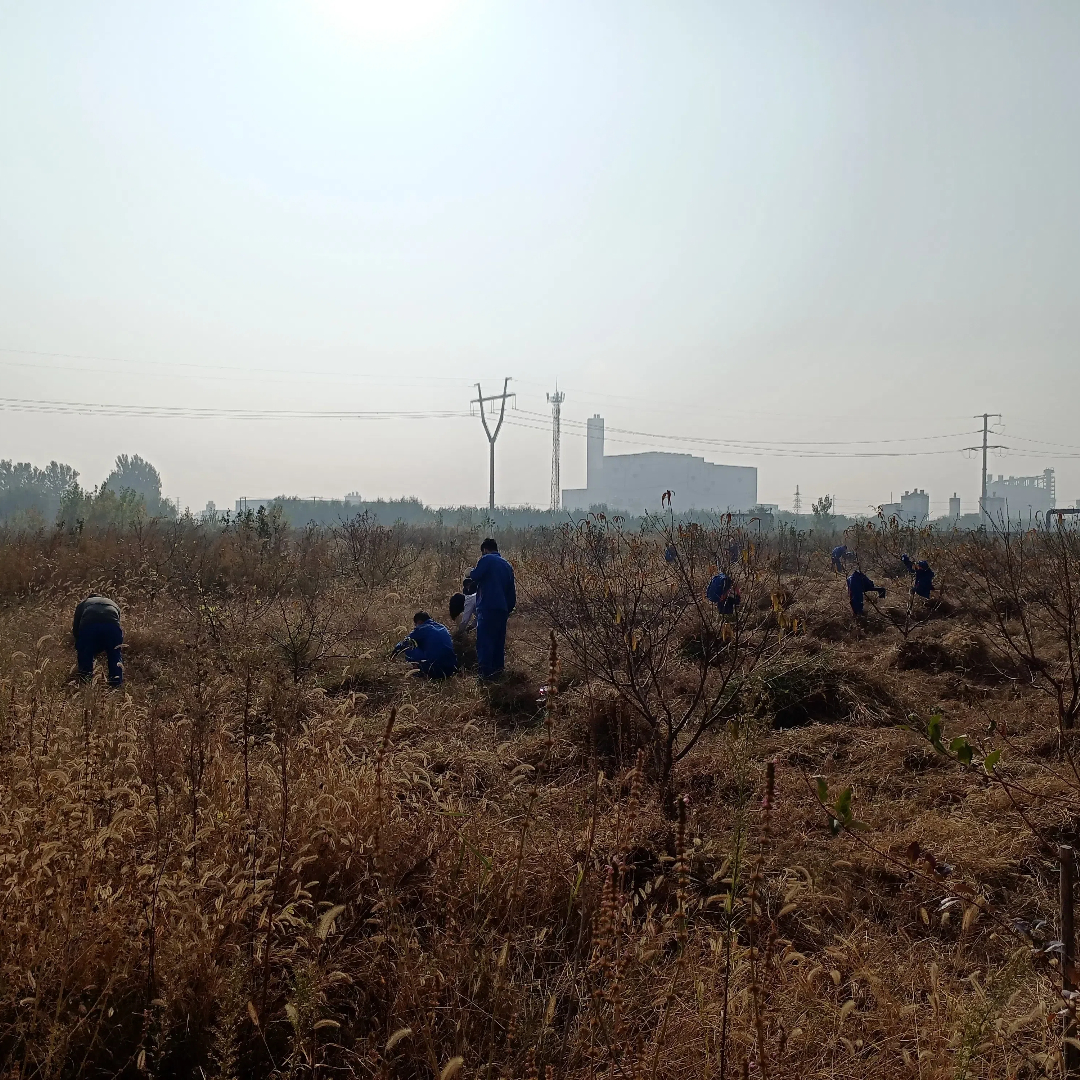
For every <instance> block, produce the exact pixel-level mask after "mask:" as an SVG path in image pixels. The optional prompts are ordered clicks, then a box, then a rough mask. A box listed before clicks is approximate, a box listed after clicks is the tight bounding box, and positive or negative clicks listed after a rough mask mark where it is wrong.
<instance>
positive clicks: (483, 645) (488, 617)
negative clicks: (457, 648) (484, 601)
mask: <svg viewBox="0 0 1080 1080" xmlns="http://www.w3.org/2000/svg"><path fill="white" fill-rule="evenodd" d="M508 618H509V612H506V611H484V610H483V608H481V609H480V610H479V611H478V612H477V613H476V660H477V666H478V667H479V669H480V678H481V679H490V678H491V676H492V675H497V674H498V673H499V672H500V671H502V669H503V668H504V667H505V666H506V620H507V619H508Z"/></svg>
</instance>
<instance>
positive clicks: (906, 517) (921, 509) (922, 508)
mask: <svg viewBox="0 0 1080 1080" xmlns="http://www.w3.org/2000/svg"><path fill="white" fill-rule="evenodd" d="M881 512H882V514H884V515H885V520H886V521H888V519H889V518H893V517H894V518H896V520H897V521H900V522H902V523H903V524H905V525H925V524H926V522H927V521H929V520H930V496H929V495H927V494H926V492H925V491H923V490H922V489H921V488H916V489H915V490H914V491H905V492H904V494H903V495H901V496H900V501H899V502H890V503H885V504H884V505H883V506H882V508H881Z"/></svg>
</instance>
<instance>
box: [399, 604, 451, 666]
mask: <svg viewBox="0 0 1080 1080" xmlns="http://www.w3.org/2000/svg"><path fill="white" fill-rule="evenodd" d="M398 653H404V654H405V659H406V660H408V661H409V662H410V663H412V664H415V665H416V666H417V669H418V670H419V672H420V674H421V675H426V676H427V677H428V678H429V679H446V678H449V677H450V676H451V675H453V674H454V672H455V671H457V656H456V655H455V654H454V642H453V641H452V640H451V638H450V631H449V630H447V629H446V627H445V626H443V624H442V623H438V622H435V621H434V620H433V619H432V617H431V616H430V615H429V614H428V613H427V612H426V611H418V612H417V613H416V614H415V615H414V616H413V631H412V633H411V634H410V635H409V636H408V637H407V638H405V640H404V641H399V642H398V643H397V644H396V645H395V646H394V655H395V656H397V655H398Z"/></svg>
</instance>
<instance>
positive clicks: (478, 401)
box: [470, 377, 517, 510]
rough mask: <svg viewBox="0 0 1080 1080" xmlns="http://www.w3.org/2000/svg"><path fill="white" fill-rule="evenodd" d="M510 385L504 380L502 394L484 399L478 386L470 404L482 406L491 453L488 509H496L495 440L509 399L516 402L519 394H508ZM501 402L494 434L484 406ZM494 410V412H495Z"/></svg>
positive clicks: (481, 418)
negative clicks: (474, 398)
mask: <svg viewBox="0 0 1080 1080" xmlns="http://www.w3.org/2000/svg"><path fill="white" fill-rule="evenodd" d="M509 385H510V379H509V377H507V378H505V379H503V390H502V393H501V394H492V395H491V397H484V392H483V390H481V389H480V384H479V383H477V384H476V400H475V401H472V402H470V404H472V405H479V406H480V422H481V423H482V424H483V425H484V434H485V435H486V436H487V440H488V447H489V449H490V453H491V476H490V483H489V486H488V509H489V510H494V509H495V440H496V439H497V438H498V437H499V432H500V431H501V430H502V426H503V420H504V419H505V417H506V401H507V399H508V398H514V399H515V400H516V398H517V394H508V393H507V392H506V388H507V387H508V386H509ZM496 401H497V402H499V422H498V423H497V424H496V425H495V431H494V432H492V430H491V428H489V427H488V422H487V416H485V415H484V405H485V404H487V403H489V402H490V403H492V404H493V403H494V402H496ZM494 411H495V410H494V408H492V412H494Z"/></svg>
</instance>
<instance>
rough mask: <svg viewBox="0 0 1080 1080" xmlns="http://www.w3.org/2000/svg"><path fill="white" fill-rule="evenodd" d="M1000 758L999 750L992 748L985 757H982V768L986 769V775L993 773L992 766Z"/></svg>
mask: <svg viewBox="0 0 1080 1080" xmlns="http://www.w3.org/2000/svg"><path fill="white" fill-rule="evenodd" d="M1000 760H1001V751H1000V750H993V751H991V752H990V753H989V754H987V755H986V757H984V758H983V768H984V769H985V770H986V775H987V776H992V775H993V773H994V766H995V765H997V763H998V762H999V761H1000Z"/></svg>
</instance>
